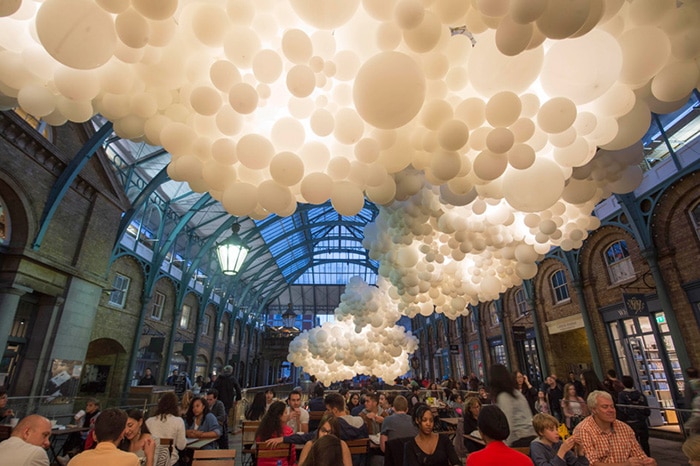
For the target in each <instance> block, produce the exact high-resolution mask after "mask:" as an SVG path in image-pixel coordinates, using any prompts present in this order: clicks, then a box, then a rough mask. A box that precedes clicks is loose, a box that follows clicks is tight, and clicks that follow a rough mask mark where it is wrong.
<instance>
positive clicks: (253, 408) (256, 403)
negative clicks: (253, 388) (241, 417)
mask: <svg viewBox="0 0 700 466" xmlns="http://www.w3.org/2000/svg"><path fill="white" fill-rule="evenodd" d="M264 414H265V394H264V393H263V392H258V393H256V394H255V396H254V397H253V402H252V403H251V404H250V406H249V407H248V409H247V410H246V412H245V418H246V420H248V421H259V420H260V419H261V418H262V417H263V415H264Z"/></svg>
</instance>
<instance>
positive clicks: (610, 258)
mask: <svg viewBox="0 0 700 466" xmlns="http://www.w3.org/2000/svg"><path fill="white" fill-rule="evenodd" d="M605 264H606V265H607V266H608V274H609V275H610V283H612V284H613V285H614V284H615V283H620V282H624V281H627V280H629V279H630V278H634V266H633V265H632V259H631V258H630V253H629V250H628V249H627V242H625V241H624V240H620V241H615V242H614V243H613V244H612V245H611V246H610V247H609V248H608V249H606V250H605Z"/></svg>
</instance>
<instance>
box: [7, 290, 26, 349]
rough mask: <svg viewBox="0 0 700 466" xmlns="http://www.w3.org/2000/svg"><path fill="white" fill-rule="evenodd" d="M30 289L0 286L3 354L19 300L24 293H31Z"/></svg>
mask: <svg viewBox="0 0 700 466" xmlns="http://www.w3.org/2000/svg"><path fill="white" fill-rule="evenodd" d="M31 292H32V290H31V289H30V288H26V287H24V286H20V285H5V286H0V351H2V353H4V352H5V348H7V338H8V337H9V336H10V332H12V325H13V324H14V322H15V314H17V307H18V306H19V298H21V297H22V295H24V294H26V293H31Z"/></svg>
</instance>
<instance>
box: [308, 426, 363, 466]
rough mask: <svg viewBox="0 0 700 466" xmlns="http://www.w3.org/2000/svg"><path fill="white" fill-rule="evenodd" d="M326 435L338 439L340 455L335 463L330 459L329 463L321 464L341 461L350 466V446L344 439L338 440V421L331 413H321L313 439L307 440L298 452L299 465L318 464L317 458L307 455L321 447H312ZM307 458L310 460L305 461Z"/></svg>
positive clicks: (336, 465)
mask: <svg viewBox="0 0 700 466" xmlns="http://www.w3.org/2000/svg"><path fill="white" fill-rule="evenodd" d="M326 436H327V437H336V438H338V440H339V441H340V449H341V456H340V458H339V461H336V462H335V463H334V462H332V461H331V462H329V463H325V462H324V463H323V464H329V465H333V466H338V465H339V464H341V463H342V465H343V466H352V456H351V455H350V448H348V444H347V443H345V441H343V440H340V423H339V422H338V418H337V417H335V416H333V414H331V413H326V414H324V415H323V417H322V418H321V421H319V423H318V429H317V430H316V438H315V439H313V440H309V441H308V442H306V444H305V445H304V448H303V449H302V450H301V453H300V454H299V465H300V466H305V465H308V466H310V465H313V466H318V465H319V458H318V457H316V458H313V459H312V458H311V457H310V456H309V455H311V454H312V453H311V452H312V451H319V450H318V449H319V448H321V447H314V445H316V444H318V443H319V442H318V441H319V440H320V439H322V438H323V437H326ZM324 444H325V442H324ZM320 452H323V450H320ZM307 458H308V461H310V463H305V462H307Z"/></svg>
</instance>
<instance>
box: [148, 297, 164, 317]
mask: <svg viewBox="0 0 700 466" xmlns="http://www.w3.org/2000/svg"><path fill="white" fill-rule="evenodd" d="M164 307H165V295H164V294H163V293H161V292H159V291H156V292H155V294H154V295H153V299H152V300H151V319H153V320H163V308H164Z"/></svg>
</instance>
